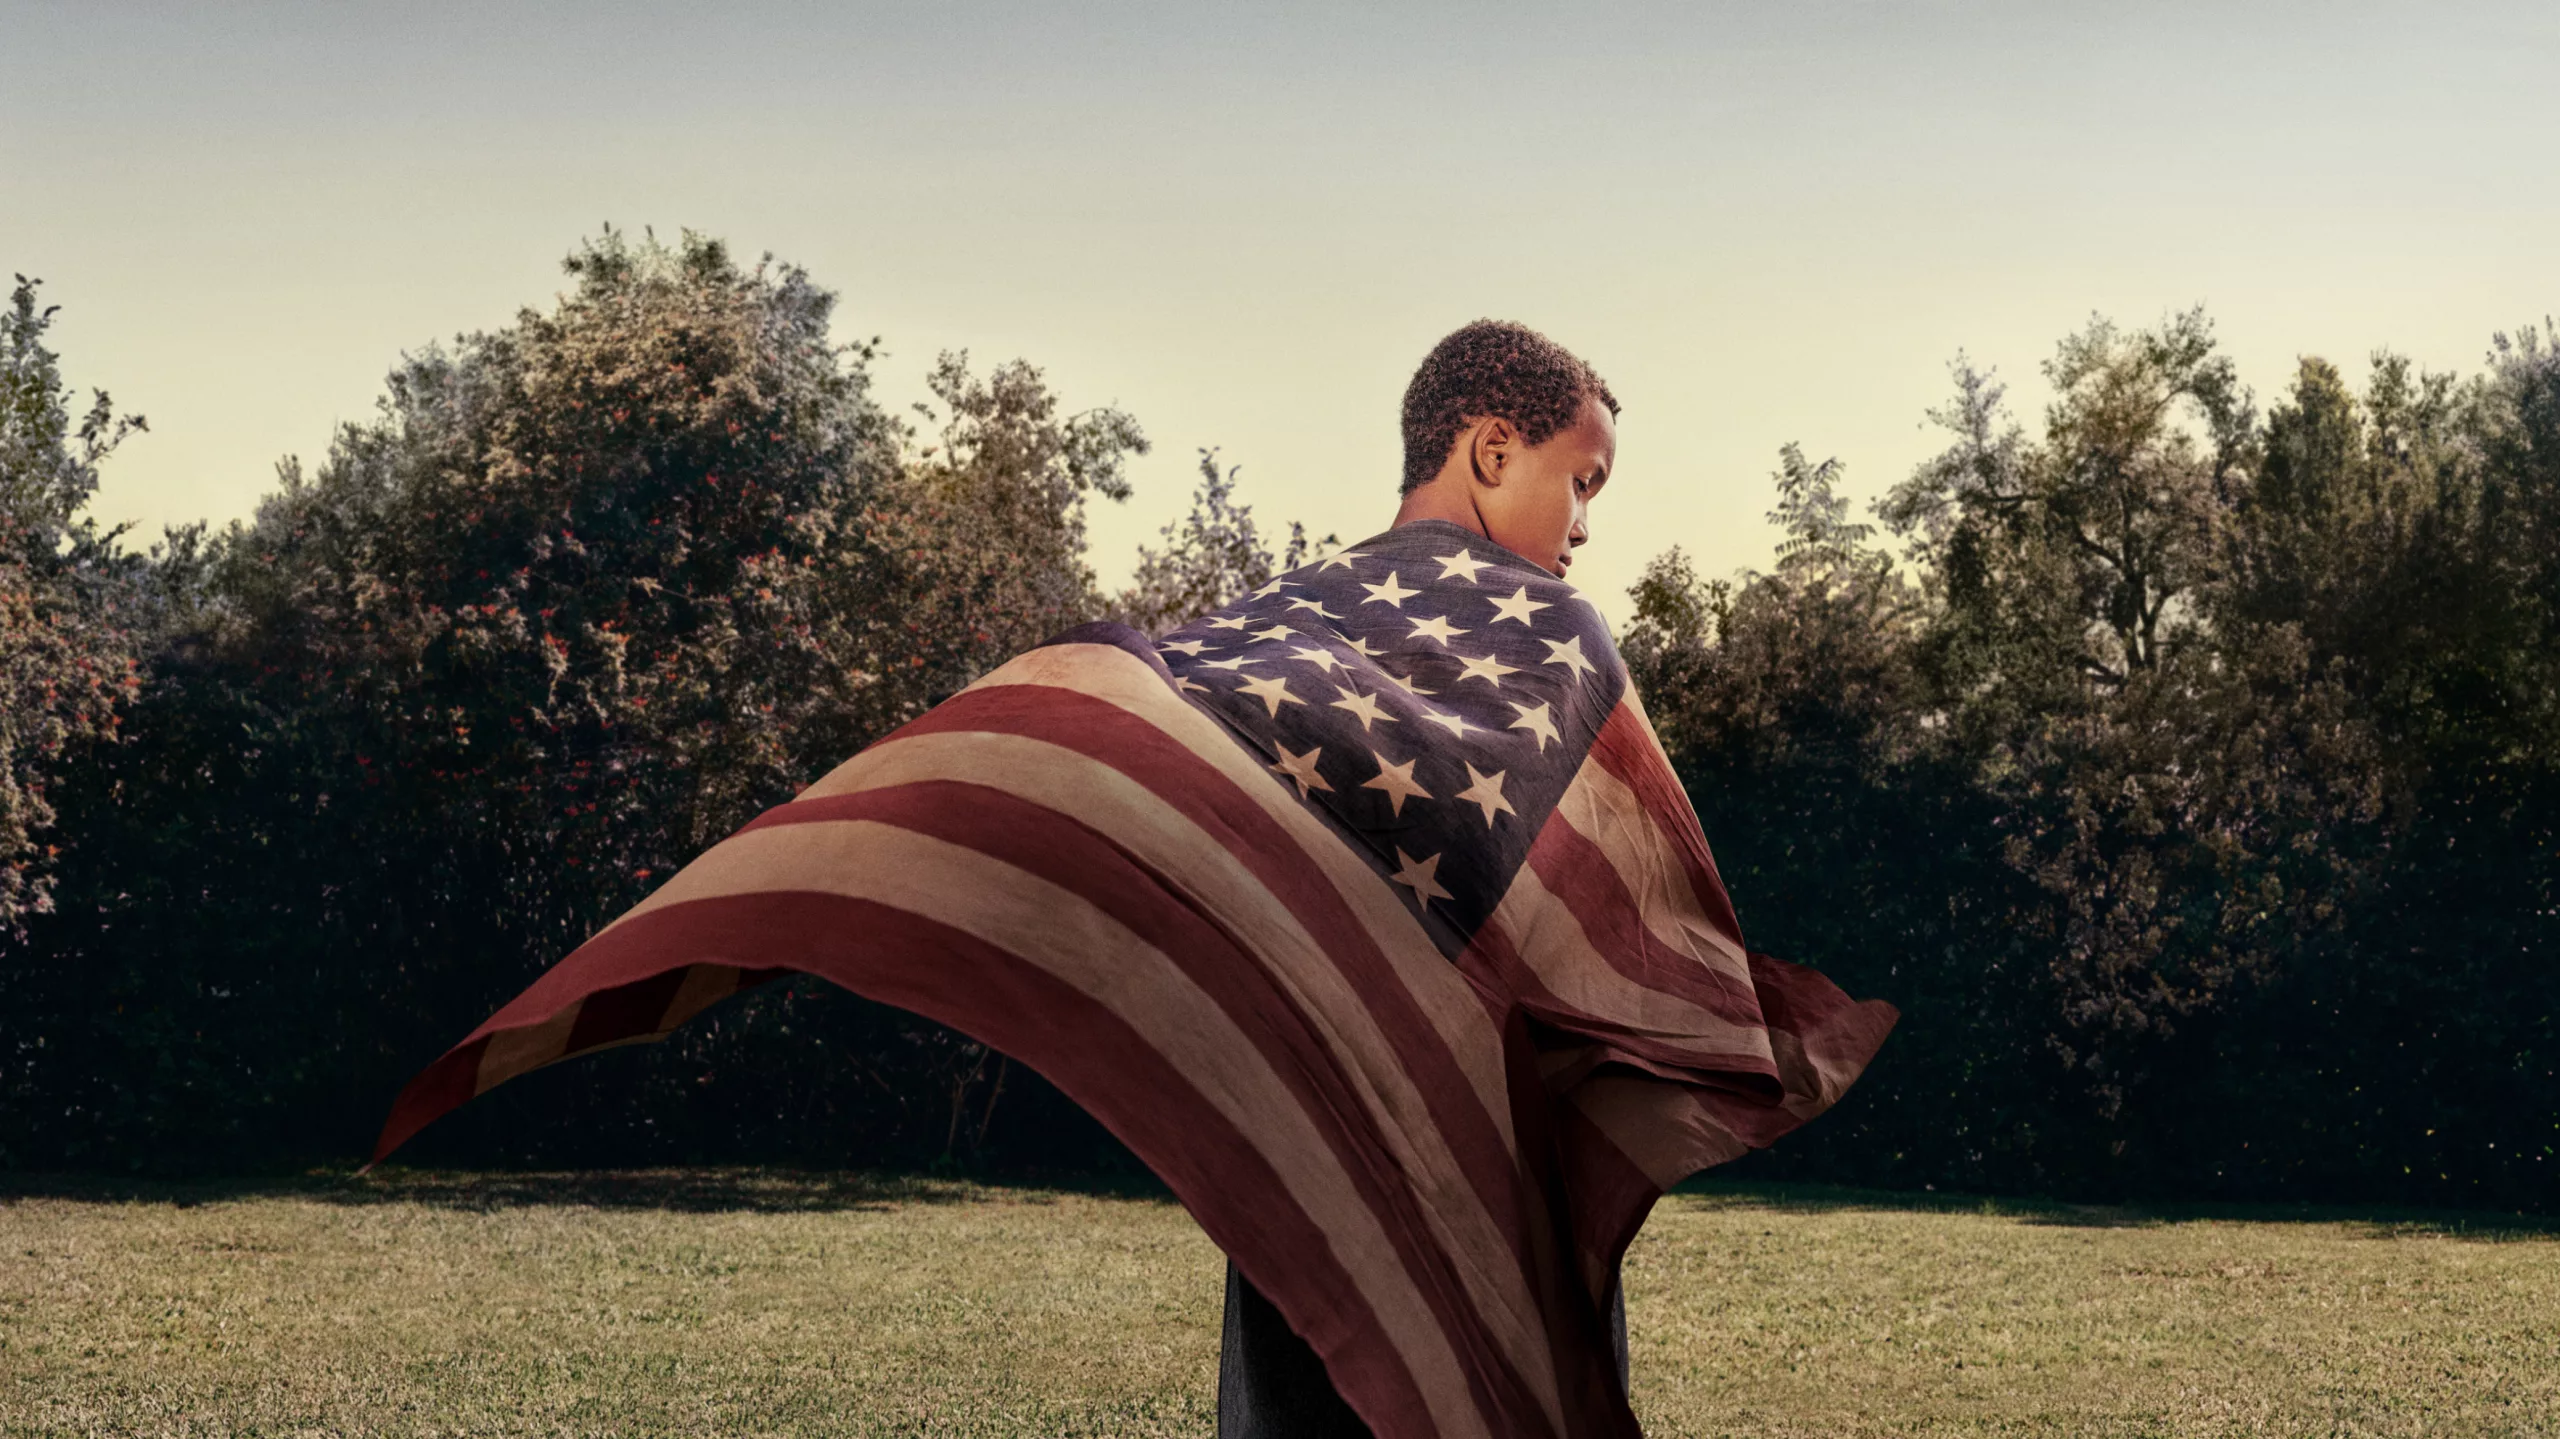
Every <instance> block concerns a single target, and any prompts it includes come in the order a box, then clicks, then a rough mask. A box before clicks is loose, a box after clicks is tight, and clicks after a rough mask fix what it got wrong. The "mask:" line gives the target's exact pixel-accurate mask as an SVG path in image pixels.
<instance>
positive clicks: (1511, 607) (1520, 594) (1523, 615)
mask: <svg viewBox="0 0 2560 1439" xmlns="http://www.w3.org/2000/svg"><path fill="white" fill-rule="evenodd" d="M1486 598H1487V602H1488V603H1490V604H1491V605H1492V606H1493V608H1494V610H1495V614H1494V617H1493V622H1494V623H1495V624H1500V623H1502V622H1503V621H1504V620H1518V621H1519V622H1520V623H1522V624H1524V625H1525V624H1528V623H1529V616H1531V615H1533V614H1535V613H1537V612H1538V611H1539V610H1547V609H1553V608H1555V606H1553V605H1551V604H1548V603H1547V602H1546V601H1544V600H1533V599H1531V598H1529V587H1528V586H1527V585H1522V586H1521V587H1520V588H1518V589H1516V590H1513V591H1512V592H1511V598H1509V599H1507V600H1497V599H1493V598H1492V597H1491V596H1487V597H1486Z"/></svg>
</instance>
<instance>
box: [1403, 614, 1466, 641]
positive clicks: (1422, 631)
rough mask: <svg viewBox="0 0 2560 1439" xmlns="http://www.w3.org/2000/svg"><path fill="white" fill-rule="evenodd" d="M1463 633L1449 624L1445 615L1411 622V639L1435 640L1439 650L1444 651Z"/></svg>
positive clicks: (1463, 632) (1463, 631)
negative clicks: (1450, 642)
mask: <svg viewBox="0 0 2560 1439" xmlns="http://www.w3.org/2000/svg"><path fill="white" fill-rule="evenodd" d="M1465 633H1466V631H1465V630H1462V629H1459V628H1458V627H1457V626H1456V625H1453V624H1451V623H1449V617H1448V616H1447V615H1432V616H1430V617H1429V618H1427V619H1419V620H1415V621H1414V622H1413V635H1412V638H1414V639H1418V640H1435V641H1437V642H1438V643H1439V645H1440V647H1441V648H1443V649H1446V648H1448V646H1449V641H1451V640H1453V639H1455V638H1457V637H1458V636H1459V635H1462V634H1465Z"/></svg>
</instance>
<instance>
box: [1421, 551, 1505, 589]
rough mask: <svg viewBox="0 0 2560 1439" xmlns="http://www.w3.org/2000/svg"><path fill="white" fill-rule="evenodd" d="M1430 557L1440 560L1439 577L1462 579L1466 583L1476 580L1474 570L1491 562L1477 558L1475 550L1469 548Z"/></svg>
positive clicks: (1472, 582)
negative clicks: (1450, 553)
mask: <svg viewBox="0 0 2560 1439" xmlns="http://www.w3.org/2000/svg"><path fill="white" fill-rule="evenodd" d="M1431 558H1433V559H1435V560H1438V561H1439V562H1440V578H1442V579H1444V580H1446V579H1463V580H1465V581H1466V582H1467V583H1468V584H1474V583H1475V582H1476V571H1478V570H1480V569H1483V568H1484V567H1485V566H1486V565H1487V564H1490V563H1492V562H1491V561H1489V560H1480V559H1477V558H1476V556H1475V551H1473V550H1469V549H1460V550H1459V551H1458V552H1457V553H1456V554H1454V555H1433V556H1432V557H1431Z"/></svg>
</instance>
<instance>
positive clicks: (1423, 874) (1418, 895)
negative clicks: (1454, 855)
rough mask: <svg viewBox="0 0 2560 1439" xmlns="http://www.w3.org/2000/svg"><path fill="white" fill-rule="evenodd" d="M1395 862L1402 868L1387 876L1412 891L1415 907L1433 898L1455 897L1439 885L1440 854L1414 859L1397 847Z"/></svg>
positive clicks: (1426, 903)
mask: <svg viewBox="0 0 2560 1439" xmlns="http://www.w3.org/2000/svg"><path fill="white" fill-rule="evenodd" d="M1396 863H1398V864H1400V865H1403V866H1404V868H1402V869H1400V870H1397V871H1396V872H1395V873H1394V874H1391V875H1389V876H1387V878H1389V879H1392V880H1394V881H1395V882H1396V883H1398V884H1400V885H1403V886H1404V887H1405V888H1407V889H1410V890H1412V891H1413V902H1414V905H1415V907H1416V908H1421V907H1424V906H1427V905H1428V904H1429V903H1430V902H1431V901H1433V900H1435V899H1453V898H1455V897H1456V896H1454V895H1452V894H1450V893H1449V891H1447V890H1445V889H1442V888H1441V887H1440V881H1439V879H1438V877H1437V876H1438V875H1439V872H1440V856H1438V855H1436V854H1435V855H1433V856H1431V857H1430V858H1429V859H1415V858H1414V857H1413V856H1412V855H1409V854H1407V853H1405V852H1404V851H1403V850H1401V849H1399V850H1397V851H1396Z"/></svg>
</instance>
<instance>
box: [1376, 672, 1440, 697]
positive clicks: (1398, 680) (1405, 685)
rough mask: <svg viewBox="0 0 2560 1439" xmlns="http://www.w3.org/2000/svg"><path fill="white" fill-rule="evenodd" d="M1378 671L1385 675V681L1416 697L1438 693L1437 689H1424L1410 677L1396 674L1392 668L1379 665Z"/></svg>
mask: <svg viewBox="0 0 2560 1439" xmlns="http://www.w3.org/2000/svg"><path fill="white" fill-rule="evenodd" d="M1378 673H1380V674H1382V675H1385V676H1386V677H1387V683H1389V684H1391V685H1394V686H1395V687H1396V688H1397V689H1400V690H1403V691H1404V692H1405V693H1406V694H1409V695H1412V696H1414V697H1415V698H1417V699H1419V698H1421V697H1422V696H1424V695H1436V694H1438V693H1440V692H1439V691H1438V690H1427V689H1424V688H1423V687H1422V686H1420V685H1418V684H1415V683H1414V682H1413V681H1412V679H1410V678H1408V677H1407V676H1404V675H1400V674H1397V673H1396V672H1395V671H1394V670H1391V669H1388V668H1387V667H1386V666H1384V665H1380V666H1379V667H1378Z"/></svg>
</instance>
